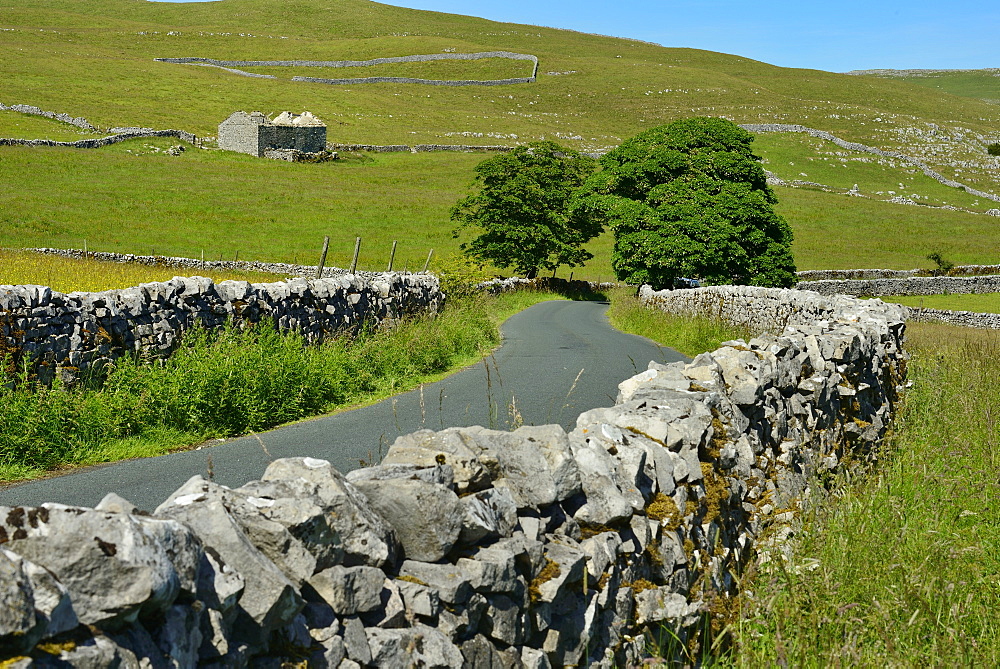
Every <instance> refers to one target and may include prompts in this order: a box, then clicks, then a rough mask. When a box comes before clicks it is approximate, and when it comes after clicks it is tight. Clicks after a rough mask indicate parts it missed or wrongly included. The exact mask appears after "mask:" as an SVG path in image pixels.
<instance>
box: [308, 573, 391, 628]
mask: <svg viewBox="0 0 1000 669" xmlns="http://www.w3.org/2000/svg"><path fill="white" fill-rule="evenodd" d="M384 581H385V573H384V572H383V571H382V570H381V569H377V568H375V567H364V566H359V567H343V566H339V565H337V566H333V567H330V568H329V569H325V570H323V571H321V572H318V573H316V574H314V575H313V576H311V577H310V578H309V579H308V583H309V585H310V587H312V589H313V590H314V591H315V592H316V594H318V595H319V596H320V597H322V598H323V601H325V602H326V603H327V604H329V605H330V607H331V608H332V609H333V610H334V612H335V613H336V614H337V615H341V616H343V615H349V616H353V615H357V614H359V613H366V612H368V611H372V610H374V609H376V608H378V607H379V606H380V604H381V600H380V598H379V595H380V594H381V592H382V585H383V582H384Z"/></svg>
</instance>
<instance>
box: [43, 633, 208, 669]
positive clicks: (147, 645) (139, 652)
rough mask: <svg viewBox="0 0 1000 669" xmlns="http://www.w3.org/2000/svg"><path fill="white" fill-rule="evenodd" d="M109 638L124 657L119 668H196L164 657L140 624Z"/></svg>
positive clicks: (110, 635)
mask: <svg viewBox="0 0 1000 669" xmlns="http://www.w3.org/2000/svg"><path fill="white" fill-rule="evenodd" d="M107 637H108V639H110V640H111V641H112V642H113V643H114V644H115V645H116V646H118V648H119V653H121V656H122V661H121V662H120V663H119V666H126V667H128V666H132V667H140V668H141V669H175V668H176V667H185V666H196V665H195V664H186V665H185V664H181V663H179V662H177V661H176V660H175V659H174V658H171V657H170V656H167V655H164V654H163V651H161V650H160V648H159V647H158V646H157V645H156V641H154V640H153V637H152V636H151V635H150V634H149V632H148V631H147V630H146V628H145V627H143V626H142V625H141V624H139V623H133V624H132V625H129V626H127V627H125V628H123V629H121V630H119V631H117V632H110V633H107ZM196 659H197V658H196ZM39 664H42V665H43V666H44V665H45V664H47V663H45V662H44V661H43V662H41V663H39Z"/></svg>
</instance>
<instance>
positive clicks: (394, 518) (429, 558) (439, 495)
mask: <svg viewBox="0 0 1000 669" xmlns="http://www.w3.org/2000/svg"><path fill="white" fill-rule="evenodd" d="M355 485H356V486H357V488H358V489H359V490H360V491H361V492H362V493H363V494H364V495H365V496H366V497H367V498H368V500H369V503H370V504H371V506H372V508H374V509H375V510H376V511H377V512H378V513H379V514H380V515H381V516H382V517H383V518H385V519H386V520H387V521H388V522H389V524H390V525H392V527H393V528H394V529H395V531H396V536H398V537H399V541H400V543H401V544H402V546H403V553H404V555H405V556H406V557H407V558H408V559H410V560H420V561H424V562H436V561H437V560H440V559H441V558H443V557H444V556H445V555H447V554H448V553H449V552H450V551H451V549H452V548H453V547H454V546H455V544H456V543H457V542H458V537H459V534H460V533H461V531H462V523H463V520H464V518H465V509H464V507H463V506H462V504H461V503H460V502H459V500H458V496H457V495H455V493H453V492H452V491H451V490H449V489H448V488H446V487H445V486H443V485H440V484H436V483H426V482H424V481H421V480H413V479H388V480H382V481H357V482H356V483H355Z"/></svg>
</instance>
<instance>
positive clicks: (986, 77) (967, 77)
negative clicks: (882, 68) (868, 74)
mask: <svg viewBox="0 0 1000 669" xmlns="http://www.w3.org/2000/svg"><path fill="white" fill-rule="evenodd" d="M876 76H879V77H885V78H892V79H897V80H900V81H905V82H907V83H910V84H916V85H917V86H924V87H926V88H932V89H934V90H936V91H941V92H944V93H951V94H952V95H958V96H961V97H964V98H978V99H980V100H986V101H987V102H992V103H996V104H1000V70H996V69H988V70H957V71H951V72H949V71H947V70H938V71H926V72H909V73H904V72H896V73H893V74H888V73H887V74H878V75H876Z"/></svg>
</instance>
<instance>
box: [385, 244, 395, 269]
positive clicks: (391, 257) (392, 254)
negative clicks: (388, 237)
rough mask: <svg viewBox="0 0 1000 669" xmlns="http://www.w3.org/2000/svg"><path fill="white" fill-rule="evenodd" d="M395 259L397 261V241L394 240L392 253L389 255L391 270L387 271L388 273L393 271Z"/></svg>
mask: <svg viewBox="0 0 1000 669" xmlns="http://www.w3.org/2000/svg"><path fill="white" fill-rule="evenodd" d="M395 259H396V240H395V239H394V240H392V253H390V254H389V268H388V269H386V270H385V271H386V272H391V271H392V261H393V260H395Z"/></svg>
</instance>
